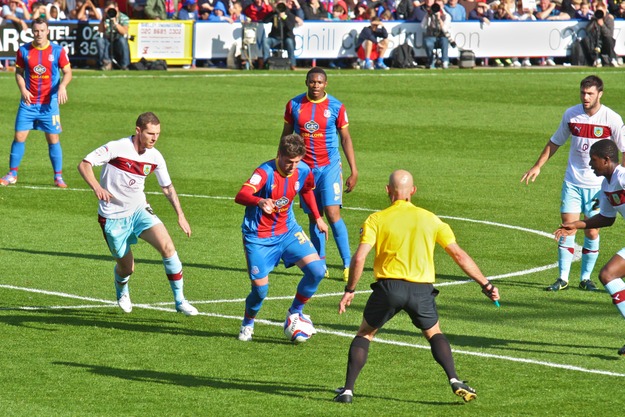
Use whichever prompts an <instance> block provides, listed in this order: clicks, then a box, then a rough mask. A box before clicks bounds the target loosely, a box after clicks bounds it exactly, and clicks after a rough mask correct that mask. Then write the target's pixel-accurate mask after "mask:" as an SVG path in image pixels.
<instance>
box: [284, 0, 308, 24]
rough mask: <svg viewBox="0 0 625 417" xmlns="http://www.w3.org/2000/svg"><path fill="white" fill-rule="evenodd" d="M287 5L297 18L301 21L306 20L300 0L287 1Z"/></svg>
mask: <svg viewBox="0 0 625 417" xmlns="http://www.w3.org/2000/svg"><path fill="white" fill-rule="evenodd" d="M285 4H286V7H287V8H288V9H289V10H290V12H291V13H293V15H294V16H295V17H297V18H299V19H300V20H304V10H303V9H302V6H300V4H299V1H298V0H286V2H285Z"/></svg>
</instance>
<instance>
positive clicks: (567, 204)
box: [560, 181, 601, 218]
mask: <svg viewBox="0 0 625 417" xmlns="http://www.w3.org/2000/svg"><path fill="white" fill-rule="evenodd" d="M600 191H601V187H597V188H581V187H578V186H576V185H571V184H569V183H568V182H566V181H565V182H564V183H563V184H562V195H561V197H560V198H561V204H560V213H582V214H584V216H586V217H587V218H588V217H592V216H594V215H595V214H597V213H599V193H600Z"/></svg>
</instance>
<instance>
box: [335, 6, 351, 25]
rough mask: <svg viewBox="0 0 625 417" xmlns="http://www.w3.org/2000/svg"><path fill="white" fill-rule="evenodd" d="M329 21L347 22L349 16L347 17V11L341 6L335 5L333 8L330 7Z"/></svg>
mask: <svg viewBox="0 0 625 417" xmlns="http://www.w3.org/2000/svg"><path fill="white" fill-rule="evenodd" d="M331 20H336V21H343V20H349V16H348V15H347V10H346V9H345V7H344V6H343V5H342V4H339V3H336V4H335V5H334V6H332V17H331Z"/></svg>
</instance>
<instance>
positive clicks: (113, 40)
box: [96, 0, 130, 71]
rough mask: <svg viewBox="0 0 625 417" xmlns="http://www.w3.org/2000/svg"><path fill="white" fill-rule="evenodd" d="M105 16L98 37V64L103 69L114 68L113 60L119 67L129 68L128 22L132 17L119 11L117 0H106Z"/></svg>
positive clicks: (99, 27)
mask: <svg viewBox="0 0 625 417" xmlns="http://www.w3.org/2000/svg"><path fill="white" fill-rule="evenodd" d="M103 14H104V17H103V18H102V20H101V21H100V25H99V26H98V31H99V32H100V34H101V36H99V37H97V38H96V44H97V46H98V66H99V68H100V70H102V71H108V70H111V69H113V61H115V62H116V63H117V64H118V66H119V68H120V69H122V70H127V69H128V66H129V65H130V48H129V47H128V38H127V35H128V24H129V21H130V19H129V18H128V16H126V15H125V14H124V13H121V12H120V11H119V6H118V5H117V1H116V0H106V4H105V6H104V13H103Z"/></svg>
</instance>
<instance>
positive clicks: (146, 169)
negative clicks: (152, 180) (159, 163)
mask: <svg viewBox="0 0 625 417" xmlns="http://www.w3.org/2000/svg"><path fill="white" fill-rule="evenodd" d="M150 172H152V165H150V164H145V165H143V175H149V174H150Z"/></svg>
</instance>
